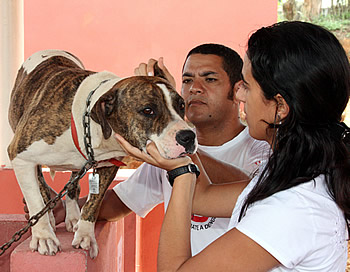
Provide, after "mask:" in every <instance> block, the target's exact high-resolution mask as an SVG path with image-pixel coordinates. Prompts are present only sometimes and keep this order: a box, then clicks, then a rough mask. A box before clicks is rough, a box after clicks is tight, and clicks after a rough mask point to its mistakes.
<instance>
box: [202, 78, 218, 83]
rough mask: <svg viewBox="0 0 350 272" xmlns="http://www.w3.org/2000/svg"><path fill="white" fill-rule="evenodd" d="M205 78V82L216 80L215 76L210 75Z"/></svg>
mask: <svg viewBox="0 0 350 272" xmlns="http://www.w3.org/2000/svg"><path fill="white" fill-rule="evenodd" d="M205 80H206V81H207V82H214V81H217V79H216V78H212V77H207V78H206V79H205Z"/></svg>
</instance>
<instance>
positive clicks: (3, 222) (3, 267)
mask: <svg viewBox="0 0 350 272" xmlns="http://www.w3.org/2000/svg"><path fill="white" fill-rule="evenodd" d="M26 224H27V220H26V219H25V218H24V215H23V214H0V246H2V245H3V244H5V243H7V242H9V241H10V239H11V238H12V236H13V235H14V234H15V233H16V232H17V231H19V230H20V229H22V228H23V227H24V226H25V225H26ZM29 236H30V231H29V232H27V233H26V234H24V235H23V237H22V238H21V239H20V240H19V241H18V242H14V243H13V244H12V245H11V247H10V248H9V249H7V250H6V251H5V253H4V254H3V255H1V256H0V271H2V272H9V271H10V255H11V253H12V251H14V249H15V248H16V246H17V245H19V244H20V243H21V242H23V241H24V240H25V239H27V238H28V237H29Z"/></svg>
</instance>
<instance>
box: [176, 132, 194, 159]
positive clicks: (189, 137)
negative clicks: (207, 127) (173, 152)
mask: <svg viewBox="0 0 350 272" xmlns="http://www.w3.org/2000/svg"><path fill="white" fill-rule="evenodd" d="M175 139H176V141H177V142H178V143H179V144H180V145H182V146H183V147H184V148H185V150H186V152H187V153H193V152H194V149H195V144H194V143H195V139H196V134H195V133H194V132H193V131H192V130H189V129H187V130H180V131H178V132H177V133H176V136H175Z"/></svg>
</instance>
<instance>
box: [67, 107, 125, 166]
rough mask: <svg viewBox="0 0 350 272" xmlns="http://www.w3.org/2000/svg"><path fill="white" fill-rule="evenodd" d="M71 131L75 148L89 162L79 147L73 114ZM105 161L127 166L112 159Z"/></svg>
mask: <svg viewBox="0 0 350 272" xmlns="http://www.w3.org/2000/svg"><path fill="white" fill-rule="evenodd" d="M71 131H72V138H73V142H74V145H75V147H76V148H77V149H78V151H79V153H80V154H81V155H82V156H83V157H84V159H85V160H88V159H87V158H86V156H85V155H84V153H83V152H82V151H81V149H80V147H79V141H78V133H77V128H76V127H75V122H74V118H73V114H72V115H71ZM104 161H108V162H110V163H112V164H114V165H116V166H126V164H125V163H123V162H121V161H119V160H117V159H115V158H111V159H108V160H104ZM104 161H99V162H104Z"/></svg>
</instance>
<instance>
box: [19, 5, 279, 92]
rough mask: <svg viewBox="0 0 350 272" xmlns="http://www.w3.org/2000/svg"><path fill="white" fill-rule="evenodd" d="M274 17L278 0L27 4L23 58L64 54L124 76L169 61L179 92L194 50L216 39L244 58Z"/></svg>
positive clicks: (95, 69)
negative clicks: (254, 36) (250, 41)
mask: <svg viewBox="0 0 350 272" xmlns="http://www.w3.org/2000/svg"><path fill="white" fill-rule="evenodd" d="M276 20H277V0H216V1H205V0H190V1H188V0H148V1H145V0H134V1H117V0H114V1H113V0H71V1H62V0H50V1H43V0H30V1H24V33H25V37H24V45H25V58H26V57H28V56H29V55H31V54H32V53H33V52H35V51H38V50H42V49H49V48H54V49H64V50H67V51H70V52H71V53H73V54H75V55H77V56H78V57H79V58H80V59H81V60H82V61H83V63H84V64H85V67H86V68H87V69H90V70H93V71H102V70H109V71H111V72H113V73H116V74H117V75H119V76H122V77H123V76H129V75H133V70H134V68H135V67H136V66H137V65H138V64H139V63H140V62H145V61H147V60H148V59H149V58H150V57H153V58H158V57H160V56H163V57H164V58H165V63H166V65H167V66H168V68H169V69H170V71H171V72H172V73H173V75H174V76H175V79H176V81H177V85H178V87H180V83H181V68H182V64H183V61H184V58H185V56H186V54H187V52H188V51H189V50H190V49H191V48H193V47H194V46H196V45H198V44H201V43H205V42H215V43H222V44H225V45H227V46H230V47H232V48H234V49H236V50H237V51H238V52H239V53H240V54H241V55H243V54H244V49H245V45H246V41H247V37H248V35H249V33H251V32H252V31H254V30H256V29H257V28H259V27H261V26H264V25H270V24H272V23H274V22H276Z"/></svg>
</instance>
